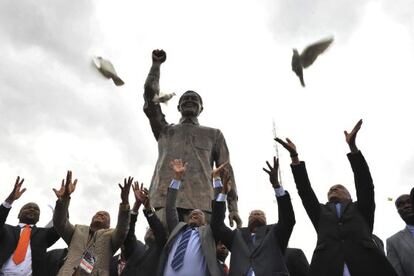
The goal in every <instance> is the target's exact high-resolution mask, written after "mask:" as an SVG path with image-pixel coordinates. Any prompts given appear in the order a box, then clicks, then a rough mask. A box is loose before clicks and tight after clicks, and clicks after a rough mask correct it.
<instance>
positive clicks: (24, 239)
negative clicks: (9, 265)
mask: <svg viewBox="0 0 414 276" xmlns="http://www.w3.org/2000/svg"><path fill="white" fill-rule="evenodd" d="M31 231H32V230H31V228H30V225H29V224H26V225H25V226H24V227H23V230H22V232H21V233H20V239H19V242H18V244H17V247H16V250H15V251H14V254H13V262H14V263H15V264H16V265H18V264H20V263H21V262H23V261H24V258H26V252H27V247H28V246H29V243H30V233H31Z"/></svg>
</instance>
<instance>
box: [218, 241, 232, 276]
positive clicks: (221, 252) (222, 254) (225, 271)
mask: <svg viewBox="0 0 414 276" xmlns="http://www.w3.org/2000/svg"><path fill="white" fill-rule="evenodd" d="M216 254H217V260H218V261H219V264H220V270H221V272H222V275H223V276H227V275H229V268H228V266H227V265H226V259H227V256H228V255H229V249H228V248H227V247H226V246H225V245H224V244H223V243H222V242H221V241H217V242H216Z"/></svg>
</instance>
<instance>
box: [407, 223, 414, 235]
mask: <svg viewBox="0 0 414 276" xmlns="http://www.w3.org/2000/svg"><path fill="white" fill-rule="evenodd" d="M407 229H408V231H410V233H411V234H413V235H414V225H409V224H407Z"/></svg>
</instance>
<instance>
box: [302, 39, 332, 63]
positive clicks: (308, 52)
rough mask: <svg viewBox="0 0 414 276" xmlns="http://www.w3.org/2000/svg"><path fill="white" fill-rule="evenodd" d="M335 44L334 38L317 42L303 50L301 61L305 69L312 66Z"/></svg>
mask: <svg viewBox="0 0 414 276" xmlns="http://www.w3.org/2000/svg"><path fill="white" fill-rule="evenodd" d="M332 42H333V37H330V38H327V39H323V40H320V41H318V42H315V43H314V44H312V45H309V46H308V47H306V48H305V50H303V52H302V54H301V55H300V61H301V64H302V66H303V67H304V68H307V67H309V66H311V65H312V63H313V62H314V61H315V60H316V58H317V57H318V56H319V55H320V54H322V53H323V52H324V51H325V50H326V49H327V48H328V47H329V45H331V43H332Z"/></svg>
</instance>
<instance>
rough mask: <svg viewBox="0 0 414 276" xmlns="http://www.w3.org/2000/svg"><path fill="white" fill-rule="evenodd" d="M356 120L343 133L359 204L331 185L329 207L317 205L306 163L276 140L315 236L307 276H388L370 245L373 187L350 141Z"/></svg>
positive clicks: (291, 146) (286, 144)
mask: <svg viewBox="0 0 414 276" xmlns="http://www.w3.org/2000/svg"><path fill="white" fill-rule="evenodd" d="M361 125H362V120H360V121H359V122H358V123H357V124H356V125H355V127H354V128H353V130H352V131H351V132H350V133H348V132H347V131H345V132H344V133H345V139H346V142H347V143H348V145H349V148H350V150H351V153H349V154H348V159H349V161H350V163H351V167H352V170H353V172H354V179H355V188H356V192H357V198H358V201H355V202H353V201H352V198H351V195H350V194H349V192H348V190H347V189H346V188H345V187H344V186H342V185H339V184H337V185H334V186H332V187H331V188H330V189H329V191H328V203H326V204H320V203H319V201H318V199H317V197H316V195H315V193H314V192H313V189H312V187H311V184H310V181H309V178H308V175H307V172H306V167H305V163H304V162H303V161H302V162H300V161H299V158H298V153H297V150H296V146H295V145H294V144H293V143H292V141H290V140H289V139H288V138H287V139H286V142H285V141H283V140H281V139H279V138H276V141H277V142H279V143H281V144H282V145H283V146H284V147H285V148H286V149H287V150H288V151H289V152H290V156H291V158H292V165H291V168H292V172H293V176H294V179H295V183H296V187H297V189H298V192H299V196H300V198H301V199H302V204H303V206H304V207H305V210H306V212H307V214H308V216H309V218H310V220H311V222H312V224H313V226H314V228H315V230H316V232H317V234H318V241H317V245H316V248H315V251H314V253H313V257H312V261H311V264H310V274H309V275H311V276H313V275H315V276H316V275H317V276H339V275H344V276H345V275H352V276H368V275H375V276H382V275H383V276H393V275H396V273H395V271H394V269H393V268H392V266H391V265H390V263H389V262H388V260H387V259H386V257H385V256H384V254H383V253H381V250H380V249H378V247H377V246H376V245H375V243H374V241H373V240H372V230H373V225H374V211H375V201H374V185H373V181H372V178H371V174H370V171H369V168H368V165H367V163H366V161H365V159H364V157H363V155H362V153H361V152H360V151H359V150H358V148H357V146H356V143H355V139H356V135H357V133H358V131H359V129H360V128H361Z"/></svg>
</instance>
